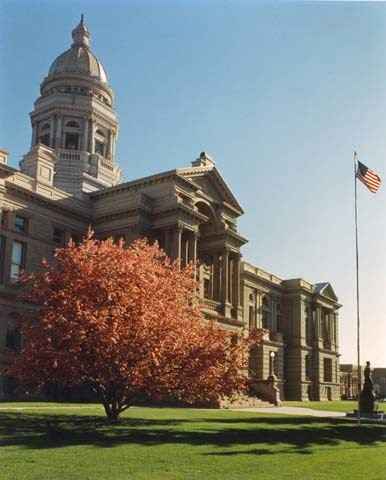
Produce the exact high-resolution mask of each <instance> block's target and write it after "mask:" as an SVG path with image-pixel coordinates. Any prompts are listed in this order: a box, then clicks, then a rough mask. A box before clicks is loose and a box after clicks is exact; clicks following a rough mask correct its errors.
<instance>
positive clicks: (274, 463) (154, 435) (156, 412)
mask: <svg viewBox="0 0 386 480" xmlns="http://www.w3.org/2000/svg"><path fill="white" fill-rule="evenodd" d="M16 408H17V409H18V410H16ZM385 478H386V426H383V425H373V424H372V425H362V426H360V427H358V426H357V425H356V424H355V422H350V421H347V420H336V419H331V420H330V419H323V420H321V419H317V418H312V417H294V416H291V417H290V416H281V415H272V416H268V415H263V414H254V413H247V412H231V411H226V410H225V411H224V410H222V411H219V410H193V409H166V408H165V409H156V408H132V409H129V410H128V411H127V412H126V413H125V414H124V416H123V421H122V423H121V424H120V425H116V426H109V425H107V424H106V423H105V421H104V418H103V412H102V408H101V407H99V406H96V405H81V406H79V405H71V406H69V407H68V408H65V406H64V405H61V404H60V405H57V404H30V405H26V404H22V403H21V404H18V403H13V404H5V403H2V404H1V403H0V479H1V480H110V479H111V480H144V479H146V480H161V479H162V480H177V479H178V480H202V479H204V480H214V479H216V480H217V479H220V480H252V479H253V480H290V479H291V480H292V479H293V480H327V479H328V480H363V479H366V480H385Z"/></svg>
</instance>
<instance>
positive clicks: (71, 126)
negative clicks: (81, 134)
mask: <svg viewBox="0 0 386 480" xmlns="http://www.w3.org/2000/svg"><path fill="white" fill-rule="evenodd" d="M66 127H70V128H80V127H79V123H77V122H75V121H74V120H70V121H69V122H67V123H66Z"/></svg>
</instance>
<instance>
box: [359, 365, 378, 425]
mask: <svg viewBox="0 0 386 480" xmlns="http://www.w3.org/2000/svg"><path fill="white" fill-rule="evenodd" d="M370 375H371V371H370V362H366V367H365V370H364V376H365V382H364V384H363V389H362V391H361V394H360V397H359V410H360V412H361V414H362V415H370V416H371V415H372V414H373V413H374V404H375V395H374V387H373V381H372V380H371V376H370Z"/></svg>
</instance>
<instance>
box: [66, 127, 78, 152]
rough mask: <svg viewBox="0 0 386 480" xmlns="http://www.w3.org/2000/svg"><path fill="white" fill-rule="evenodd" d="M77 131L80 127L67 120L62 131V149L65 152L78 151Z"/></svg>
mask: <svg viewBox="0 0 386 480" xmlns="http://www.w3.org/2000/svg"><path fill="white" fill-rule="evenodd" d="M79 129H80V125H79V123H78V122H76V121H75V120H69V121H68V122H66V126H65V131H64V148H65V149H66V150H79V148H80V145H79V142H80V135H79Z"/></svg>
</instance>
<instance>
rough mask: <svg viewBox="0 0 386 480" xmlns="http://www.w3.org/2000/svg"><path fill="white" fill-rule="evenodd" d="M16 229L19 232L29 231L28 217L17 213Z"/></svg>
mask: <svg viewBox="0 0 386 480" xmlns="http://www.w3.org/2000/svg"><path fill="white" fill-rule="evenodd" d="M15 230H16V231H17V232H19V233H26V232H27V219H26V218H24V217H21V216H20V215H16V217H15Z"/></svg>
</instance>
